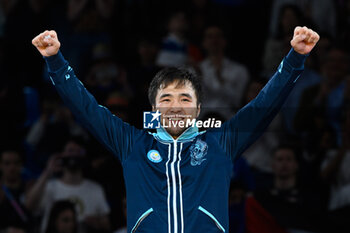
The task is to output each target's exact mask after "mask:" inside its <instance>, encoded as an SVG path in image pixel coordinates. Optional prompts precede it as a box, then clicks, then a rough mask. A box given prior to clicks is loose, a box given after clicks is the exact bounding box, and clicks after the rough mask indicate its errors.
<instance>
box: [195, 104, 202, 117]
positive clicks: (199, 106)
mask: <svg viewBox="0 0 350 233" xmlns="http://www.w3.org/2000/svg"><path fill="white" fill-rule="evenodd" d="M200 113H201V104H198V106H197V116H196V117H199V114H200Z"/></svg>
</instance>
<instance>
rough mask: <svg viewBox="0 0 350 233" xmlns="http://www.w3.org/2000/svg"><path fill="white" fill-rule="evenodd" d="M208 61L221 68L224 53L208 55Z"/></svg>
mask: <svg viewBox="0 0 350 233" xmlns="http://www.w3.org/2000/svg"><path fill="white" fill-rule="evenodd" d="M209 60H210V61H211V62H212V63H213V64H214V65H215V66H221V64H222V61H223V60H224V53H222V52H217V53H212V54H210V55H209Z"/></svg>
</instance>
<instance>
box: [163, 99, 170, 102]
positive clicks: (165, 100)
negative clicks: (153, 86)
mask: <svg viewBox="0 0 350 233" xmlns="http://www.w3.org/2000/svg"><path fill="white" fill-rule="evenodd" d="M169 101H170V99H162V100H161V102H169Z"/></svg>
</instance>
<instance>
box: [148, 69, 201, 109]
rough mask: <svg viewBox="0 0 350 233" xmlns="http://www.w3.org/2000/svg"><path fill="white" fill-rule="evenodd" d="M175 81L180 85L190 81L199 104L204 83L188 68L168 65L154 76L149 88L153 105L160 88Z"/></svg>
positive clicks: (150, 100)
mask: <svg viewBox="0 0 350 233" xmlns="http://www.w3.org/2000/svg"><path fill="white" fill-rule="evenodd" d="M175 81H176V82H177V86H179V87H181V86H183V85H185V83H186V82H190V83H191V84H192V87H193V89H194V91H195V94H196V97H197V106H198V105H199V104H200V103H201V102H202V85H201V81H200V79H199V77H198V76H197V75H196V74H195V73H193V72H191V71H189V70H188V69H186V68H182V67H167V68H164V69H162V70H160V71H159V72H158V73H157V74H156V75H155V76H154V78H153V79H152V81H151V84H150V86H149V88H148V99H149V102H150V104H151V106H155V104H156V96H157V93H158V90H159V89H160V88H165V87H167V86H168V85H169V84H171V83H173V82H175Z"/></svg>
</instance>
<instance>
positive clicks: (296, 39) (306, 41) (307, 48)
mask: <svg viewBox="0 0 350 233" xmlns="http://www.w3.org/2000/svg"><path fill="white" fill-rule="evenodd" d="M319 39H320V36H319V35H318V34H317V33H316V32H314V31H312V30H311V29H309V28H307V27H296V28H295V29H294V36H293V39H292V40H291V41H290V44H291V45H292V47H293V49H294V50H295V51H296V52H297V53H300V54H308V53H310V52H311V50H312V49H313V48H314V47H315V45H316V43H317V42H318V40H319Z"/></svg>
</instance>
